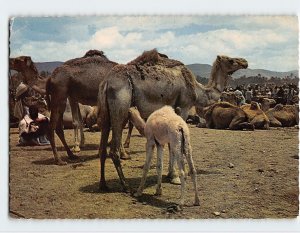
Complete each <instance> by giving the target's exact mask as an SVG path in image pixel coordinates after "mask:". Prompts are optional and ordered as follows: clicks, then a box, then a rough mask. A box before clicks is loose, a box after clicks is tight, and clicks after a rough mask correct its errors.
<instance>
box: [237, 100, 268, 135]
mask: <svg viewBox="0 0 300 233" xmlns="http://www.w3.org/2000/svg"><path fill="white" fill-rule="evenodd" d="M240 108H241V109H243V110H244V112H245V113H246V114H247V116H248V120H249V122H250V123H251V124H252V125H254V127H255V129H269V125H270V121H269V118H268V117H267V116H266V114H265V113H264V111H263V110H262V109H261V108H260V106H259V104H258V103H257V102H254V101H251V104H245V105H242V106H241V107H240Z"/></svg>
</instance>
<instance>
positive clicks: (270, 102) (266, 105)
mask: <svg viewBox="0 0 300 233" xmlns="http://www.w3.org/2000/svg"><path fill="white" fill-rule="evenodd" d="M259 103H260V104H261V110H263V111H264V112H267V111H268V110H269V109H270V108H271V107H272V106H275V104H276V101H275V100H274V99H270V98H262V99H261V100H260V102H259Z"/></svg>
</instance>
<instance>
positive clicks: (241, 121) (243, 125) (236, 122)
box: [229, 117, 254, 130]
mask: <svg viewBox="0 0 300 233" xmlns="http://www.w3.org/2000/svg"><path fill="white" fill-rule="evenodd" d="M229 129H231V130H242V129H250V130H254V125H252V124H251V123H248V122H247V120H246V119H245V118H235V117H234V118H233V119H232V121H231V123H230V125H229Z"/></svg>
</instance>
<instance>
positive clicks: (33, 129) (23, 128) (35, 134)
mask: <svg viewBox="0 0 300 233" xmlns="http://www.w3.org/2000/svg"><path fill="white" fill-rule="evenodd" d="M48 129H49V119H48V118H47V117H45V116H44V115H42V114H40V113H39V112H38V108H36V107H34V106H30V107H29V114H27V115H25V116H24V118H23V119H22V120H21V121H20V123H19V137H20V140H19V145H24V146H25V145H49V144H50V143H49V140H48V139H47V137H46V135H47V132H48Z"/></svg>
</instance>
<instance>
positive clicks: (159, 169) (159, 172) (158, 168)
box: [155, 145, 164, 195]
mask: <svg viewBox="0 0 300 233" xmlns="http://www.w3.org/2000/svg"><path fill="white" fill-rule="evenodd" d="M163 152H164V148H163V146H161V145H157V161H156V172H157V186H156V192H155V195H161V194H162V188H161V181H162V169H163Z"/></svg>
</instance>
